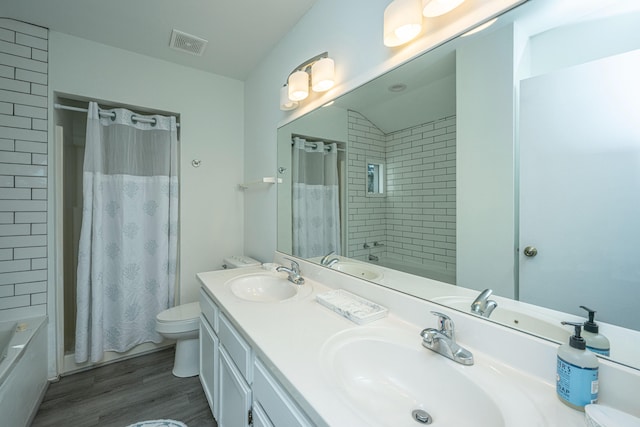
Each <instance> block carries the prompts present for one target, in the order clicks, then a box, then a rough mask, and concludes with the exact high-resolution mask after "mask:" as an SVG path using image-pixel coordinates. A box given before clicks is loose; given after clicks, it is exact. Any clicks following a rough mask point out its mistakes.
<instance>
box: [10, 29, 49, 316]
mask: <svg viewBox="0 0 640 427" xmlns="http://www.w3.org/2000/svg"><path fill="white" fill-rule="evenodd" d="M48 38H49V32H48V30H47V29H45V28H42V27H37V26H34V25H30V24H27V23H24V22H19V21H14V20H11V19H5V18H0V320H3V319H18V318H21V317H29V316H39V315H44V314H46V304H47V255H48V254H47V140H48V135H47V129H48V121H47V118H48V113H47V105H48V102H47V94H48V87H47V84H48V75H47V69H48Z"/></svg>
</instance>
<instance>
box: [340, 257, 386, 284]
mask: <svg viewBox="0 0 640 427" xmlns="http://www.w3.org/2000/svg"><path fill="white" fill-rule="evenodd" d="M331 268H333V269H334V270H338V271H341V272H343V273H347V274H350V275H352V276H356V277H359V278H361V279H365V280H379V279H380V278H382V272H381V271H379V270H377V269H375V268H371V267H369V266H368V265H366V264H361V263H359V262H348V261H340V262H337V263H335V264H333V265H332V266H331Z"/></svg>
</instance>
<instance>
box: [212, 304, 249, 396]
mask: <svg viewBox="0 0 640 427" xmlns="http://www.w3.org/2000/svg"><path fill="white" fill-rule="evenodd" d="M219 318H220V327H219V333H218V337H219V338H220V343H221V344H222V346H224V348H225V349H226V350H227V353H229V357H231V360H233V363H234V364H235V365H236V366H237V367H238V370H239V371H240V372H241V373H242V375H243V376H244V378H245V380H246V381H247V383H249V384H251V382H252V381H253V350H251V347H250V346H249V344H248V343H247V342H246V341H245V340H244V338H242V336H241V335H240V333H239V332H238V331H237V330H236V328H235V327H233V325H232V324H231V322H230V321H229V319H227V318H226V316H225V315H224V314H222V313H220V316H219Z"/></svg>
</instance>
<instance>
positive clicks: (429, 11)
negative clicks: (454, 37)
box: [422, 0, 464, 18]
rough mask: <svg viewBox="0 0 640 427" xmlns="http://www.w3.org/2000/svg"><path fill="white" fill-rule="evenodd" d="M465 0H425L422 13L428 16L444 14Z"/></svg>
mask: <svg viewBox="0 0 640 427" xmlns="http://www.w3.org/2000/svg"><path fill="white" fill-rule="evenodd" d="M463 2H464V0H423V2H422V3H423V5H424V8H423V9H422V14H423V15H424V16H426V17H427V18H433V17H436V16H440V15H444V14H445V13H447V12H450V11H452V10H453V9H455V8H456V7H458V6H460V5H461V4H462V3H463Z"/></svg>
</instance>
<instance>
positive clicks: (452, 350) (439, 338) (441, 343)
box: [420, 311, 473, 365]
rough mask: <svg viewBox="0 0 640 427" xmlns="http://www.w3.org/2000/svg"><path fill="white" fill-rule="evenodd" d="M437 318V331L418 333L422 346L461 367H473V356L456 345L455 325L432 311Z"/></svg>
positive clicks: (429, 329)
mask: <svg viewBox="0 0 640 427" xmlns="http://www.w3.org/2000/svg"><path fill="white" fill-rule="evenodd" d="M431 314H433V315H434V316H438V329H435V328H427V329H424V330H423V331H422V332H420V336H422V346H423V347H426V348H428V349H429V350H432V351H435V352H436V353H439V354H441V355H443V356H444V357H447V358H449V359H451V360H453V361H454V362H458V363H461V364H463V365H473V354H471V352H470V351H469V350H466V349H464V348H462V347H460V346H459V345H458V344H457V343H456V337H455V325H454V324H453V320H451V319H450V318H449V316H447V315H445V314H442V313H438V312H437V311H432V312H431Z"/></svg>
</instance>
